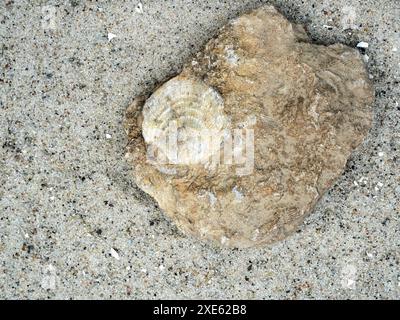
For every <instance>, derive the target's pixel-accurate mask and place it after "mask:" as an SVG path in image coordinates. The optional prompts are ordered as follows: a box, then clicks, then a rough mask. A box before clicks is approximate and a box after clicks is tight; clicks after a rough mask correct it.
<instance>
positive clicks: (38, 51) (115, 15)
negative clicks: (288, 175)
mask: <svg viewBox="0 0 400 320" xmlns="http://www.w3.org/2000/svg"><path fill="white" fill-rule="evenodd" d="M262 3H273V4H276V6H277V7H278V8H279V10H280V11H281V12H282V13H284V14H285V15H286V16H287V17H288V18H289V19H291V20H292V21H295V22H300V23H304V24H305V26H306V27H307V31H308V32H309V34H310V36H311V37H312V38H313V39H314V40H315V41H316V42H319V43H324V44H330V43H334V42H342V43H345V44H347V45H350V46H353V47H355V46H356V44H357V43H358V42H360V41H365V42H367V43H368V44H369V47H368V49H366V50H365V53H366V55H368V58H369V61H368V63H367V65H368V70H369V73H370V76H371V78H372V81H373V83H374V85H375V88H376V102H375V105H374V110H375V121H374V126H373V129H372V130H371V132H370V134H369V135H368V137H367V139H366V140H365V142H364V143H363V144H362V145H361V146H360V147H359V148H358V149H357V150H356V152H355V153H354V154H353V155H352V157H351V159H350V160H349V162H348V167H347V169H346V171H345V173H344V174H343V176H342V177H341V178H340V179H339V180H338V181H337V183H336V185H335V186H334V187H333V188H332V189H331V191H330V192H329V193H328V194H326V195H325V196H324V197H323V199H322V200H321V201H320V203H319V204H318V206H317V207H316V208H315V210H314V212H313V214H312V215H310V216H309V218H307V220H306V222H305V224H304V225H303V226H302V228H301V229H300V230H299V231H298V233H296V234H295V235H293V236H291V237H290V238H288V239H287V240H285V241H283V242H280V243H277V244H274V245H271V246H269V247H265V248H261V249H246V250H230V249H221V248H217V247H213V246H211V245H209V244H206V243H200V242H199V241H197V240H196V239H193V238H190V237H187V236H185V235H183V234H182V233H180V232H179V231H178V230H177V229H176V227H175V226H174V225H173V224H172V223H171V221H169V220H168V219H167V218H166V217H165V216H164V215H163V213H162V212H161V211H160V209H158V207H157V206H156V203H155V202H154V201H153V200H152V199H150V198H149V197H148V196H146V195H145V194H144V193H142V192H141V191H140V190H138V189H137V187H135V184H134V181H133V179H132V177H131V174H130V168H129V165H128V164H127V163H126V161H125V159H124V147H125V145H126V143H127V141H126V137H125V135H124V132H123V129H122V121H123V116H124V110H125V109H126V107H127V106H128V104H129V103H130V101H131V100H132V98H133V97H134V96H135V95H137V94H140V93H143V92H148V91H150V90H151V89H152V88H153V86H154V85H155V84H156V83H157V82H159V81H162V80H163V79H165V78H167V77H169V76H171V75H173V74H175V73H176V72H178V71H179V69H180V67H181V66H182V63H183V62H184V61H185V60H186V59H187V58H188V57H190V56H191V55H192V54H193V53H195V52H197V51H198V50H200V49H201V47H202V46H203V45H204V44H205V42H206V41H207V40H208V39H210V38H211V37H212V36H214V35H215V34H216V33H217V31H218V28H219V27H221V26H222V25H223V24H224V23H226V22H227V21H228V19H230V18H233V17H235V16H237V15H239V14H240V13H241V12H244V11H247V10H249V9H251V8H256V7H258V6H260V5H261V4H262ZM137 4H138V1H98V3H96V4H95V3H93V2H86V1H83V0H74V1H39V0H36V1H18V0H15V1H11V0H4V1H1V3H0V22H1V23H0V36H1V38H0V39H1V55H0V63H1V75H0V91H1V101H0V143H1V145H0V238H1V241H0V298H3V299H4V298H6V299H15V298H24V299H26V298H29V299H38V298H44V299H47V298H49V299H57V298H58V299H59V298H60V299H70V298H72V299H78V298H84V299H88V298H105V299H109V298H112V299H119V298H123V299H137V298H145V299H146V298H156V299H158V298H179V299H189V298H227V299H230V298H242V299H253V298H261V299H269V298H289V299H302V298H311V299H316V298H329V299H340V298H351V299H352V298H363V299H365V298H372V299H387V298H400V266H399V263H400V249H399V248H400V219H399V213H400V201H399V198H400V184H399V180H400V178H399V171H400V170H399V158H400V152H399V150H400V123H399V115H400V105H399V103H400V99H399V93H400V86H399V81H400V30H399V25H400V2H399V1H397V0H368V1H359V0H334V1H328V0H325V1H320V0H304V1H295V0H292V1H290V0H286V1H270V2H268V1H250V0H249V1H229V0H227V1H217V0H215V1H213V0H208V1H188V0H174V1H173V0H170V1H156V0H148V1H142V4H143V6H142V10H141V9H140V8H137V7H136V6H137ZM365 58H366V57H365ZM366 59H367V58H366Z"/></svg>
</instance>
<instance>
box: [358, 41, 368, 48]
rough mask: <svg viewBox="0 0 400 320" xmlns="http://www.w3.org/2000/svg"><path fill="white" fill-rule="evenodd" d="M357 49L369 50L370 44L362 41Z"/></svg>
mask: <svg viewBox="0 0 400 320" xmlns="http://www.w3.org/2000/svg"><path fill="white" fill-rule="evenodd" d="M357 48H363V49H367V48H368V42H364V41H361V42H359V43H357Z"/></svg>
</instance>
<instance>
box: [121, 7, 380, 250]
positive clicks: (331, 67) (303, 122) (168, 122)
mask: <svg viewBox="0 0 400 320" xmlns="http://www.w3.org/2000/svg"><path fill="white" fill-rule="evenodd" d="M372 102H373V89H372V87H371V86H370V84H369V82H368V77H367V73H366V70H365V67H364V65H363V62H362V59H361V57H360V54H359V53H358V52H357V51H356V50H354V49H352V48H349V47H347V46H344V45H341V44H334V45H330V46H324V45H317V44H312V43H310V40H309V38H308V36H307V34H306V33H305V31H304V29H303V28H302V27H301V26H299V25H295V24H292V23H290V22H289V21H288V20H286V19H285V18H284V17H283V16H282V15H281V14H279V13H278V12H277V11H276V10H275V9H274V8H273V7H271V6H266V7H262V8H260V9H257V10H254V11H252V12H250V13H248V14H245V15H242V16H241V17H239V18H237V19H235V20H233V21H232V22H231V23H229V24H227V25H226V26H224V27H223V28H222V29H221V31H220V33H219V35H218V36H217V37H216V38H215V39H212V40H210V41H209V42H208V43H207V45H206V46H205V48H204V50H202V51H201V52H200V53H198V54H197V55H196V56H195V57H194V58H193V59H191V60H190V61H189V62H188V63H187V64H186V65H185V66H184V68H183V71H182V72H181V73H180V74H179V75H178V76H176V77H174V78H172V79H171V80H169V81H167V82H166V83H164V84H163V85H161V86H160V87H159V88H157V89H156V90H155V91H154V93H153V94H152V95H151V96H150V97H149V98H148V99H146V97H138V98H136V99H135V100H134V102H133V103H132V105H131V106H130V107H129V108H128V111H127V118H126V124H125V126H126V129H127V133H128V137H129V145H128V152H127V158H128V160H129V161H131V162H132V164H133V172H134V176H135V180H136V183H137V184H138V186H139V187H140V188H141V189H143V190H144V191H145V192H147V193H148V194H150V195H151V196H152V197H154V198H155V199H156V201H157V202H158V204H159V206H160V207H161V208H162V209H163V210H164V211H165V213H166V214H167V215H168V216H170V217H171V218H172V219H173V220H174V222H175V223H176V224H177V225H178V227H179V228H180V229H181V230H183V231H184V232H186V233H188V234H192V235H195V236H197V237H199V238H202V239H208V240H214V241H216V242H218V243H220V244H222V245H226V246H234V247H248V246H254V245H260V244H265V243H270V242H273V241H277V240H280V239H283V238H284V237H286V236H287V235H289V234H291V233H292V232H294V231H295V230H296V229H297V228H298V227H299V225H300V224H301V222H302V221H303V219H304V218H305V216H306V215H307V214H308V213H309V212H310V211H311V210H312V208H313V207H314V205H315V204H316V202H317V201H318V199H319V198H320V197H321V196H322V195H323V194H324V192H325V191H326V190H327V189H328V188H329V187H330V186H332V184H333V183H334V181H335V180H336V179H337V178H338V177H339V176H340V175H341V173H342V172H343V169H344V167H345V164H346V161H347V159H348V157H349V155H350V154H351V152H352V150H353V149H354V148H355V147H356V146H357V145H359V144H360V143H361V141H362V139H363V137H364V136H365V135H366V133H367V131H368V129H369V128H370V126H371V121H372V110H371V104H372ZM210 137H211V138H210Z"/></svg>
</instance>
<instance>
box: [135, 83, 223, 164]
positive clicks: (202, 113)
mask: <svg viewBox="0 0 400 320" xmlns="http://www.w3.org/2000/svg"><path fill="white" fill-rule="evenodd" d="M223 109H224V102H223V99H222V97H221V96H220V94H219V93H218V92H217V91H216V90H214V89H213V88H212V87H210V86H207V85H206V84H204V83H203V82H201V81H199V80H191V79H179V77H178V78H174V79H171V80H169V81H168V82H166V83H165V84H164V85H163V86H161V87H160V88H159V89H158V90H156V92H154V93H153V95H152V96H151V97H150V98H149V99H148V100H147V101H146V103H145V105H144V106H143V123H142V132H143V137H144V140H145V142H146V144H147V146H148V150H152V152H153V154H154V155H153V158H154V160H155V161H156V162H158V163H160V162H163V163H168V164H183V165H188V164H195V163H204V162H206V161H207V159H208V158H209V157H210V156H212V155H213V154H214V153H215V152H216V151H218V149H219V147H220V141H219V140H218V139H215V137H216V136H218V135H220V134H222V133H223V130H224V129H225V128H226V127H227V124H228V120H227V117H226V116H225V115H224V112H223ZM212 137H213V139H208V138H212Z"/></svg>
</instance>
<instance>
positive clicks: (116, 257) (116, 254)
mask: <svg viewBox="0 0 400 320" xmlns="http://www.w3.org/2000/svg"><path fill="white" fill-rule="evenodd" d="M110 254H111V256H112V257H113V258H115V259H117V260H119V259H120V257H119V254H118V252H117V251H116V250H115V249H114V248H111V250H110Z"/></svg>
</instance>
